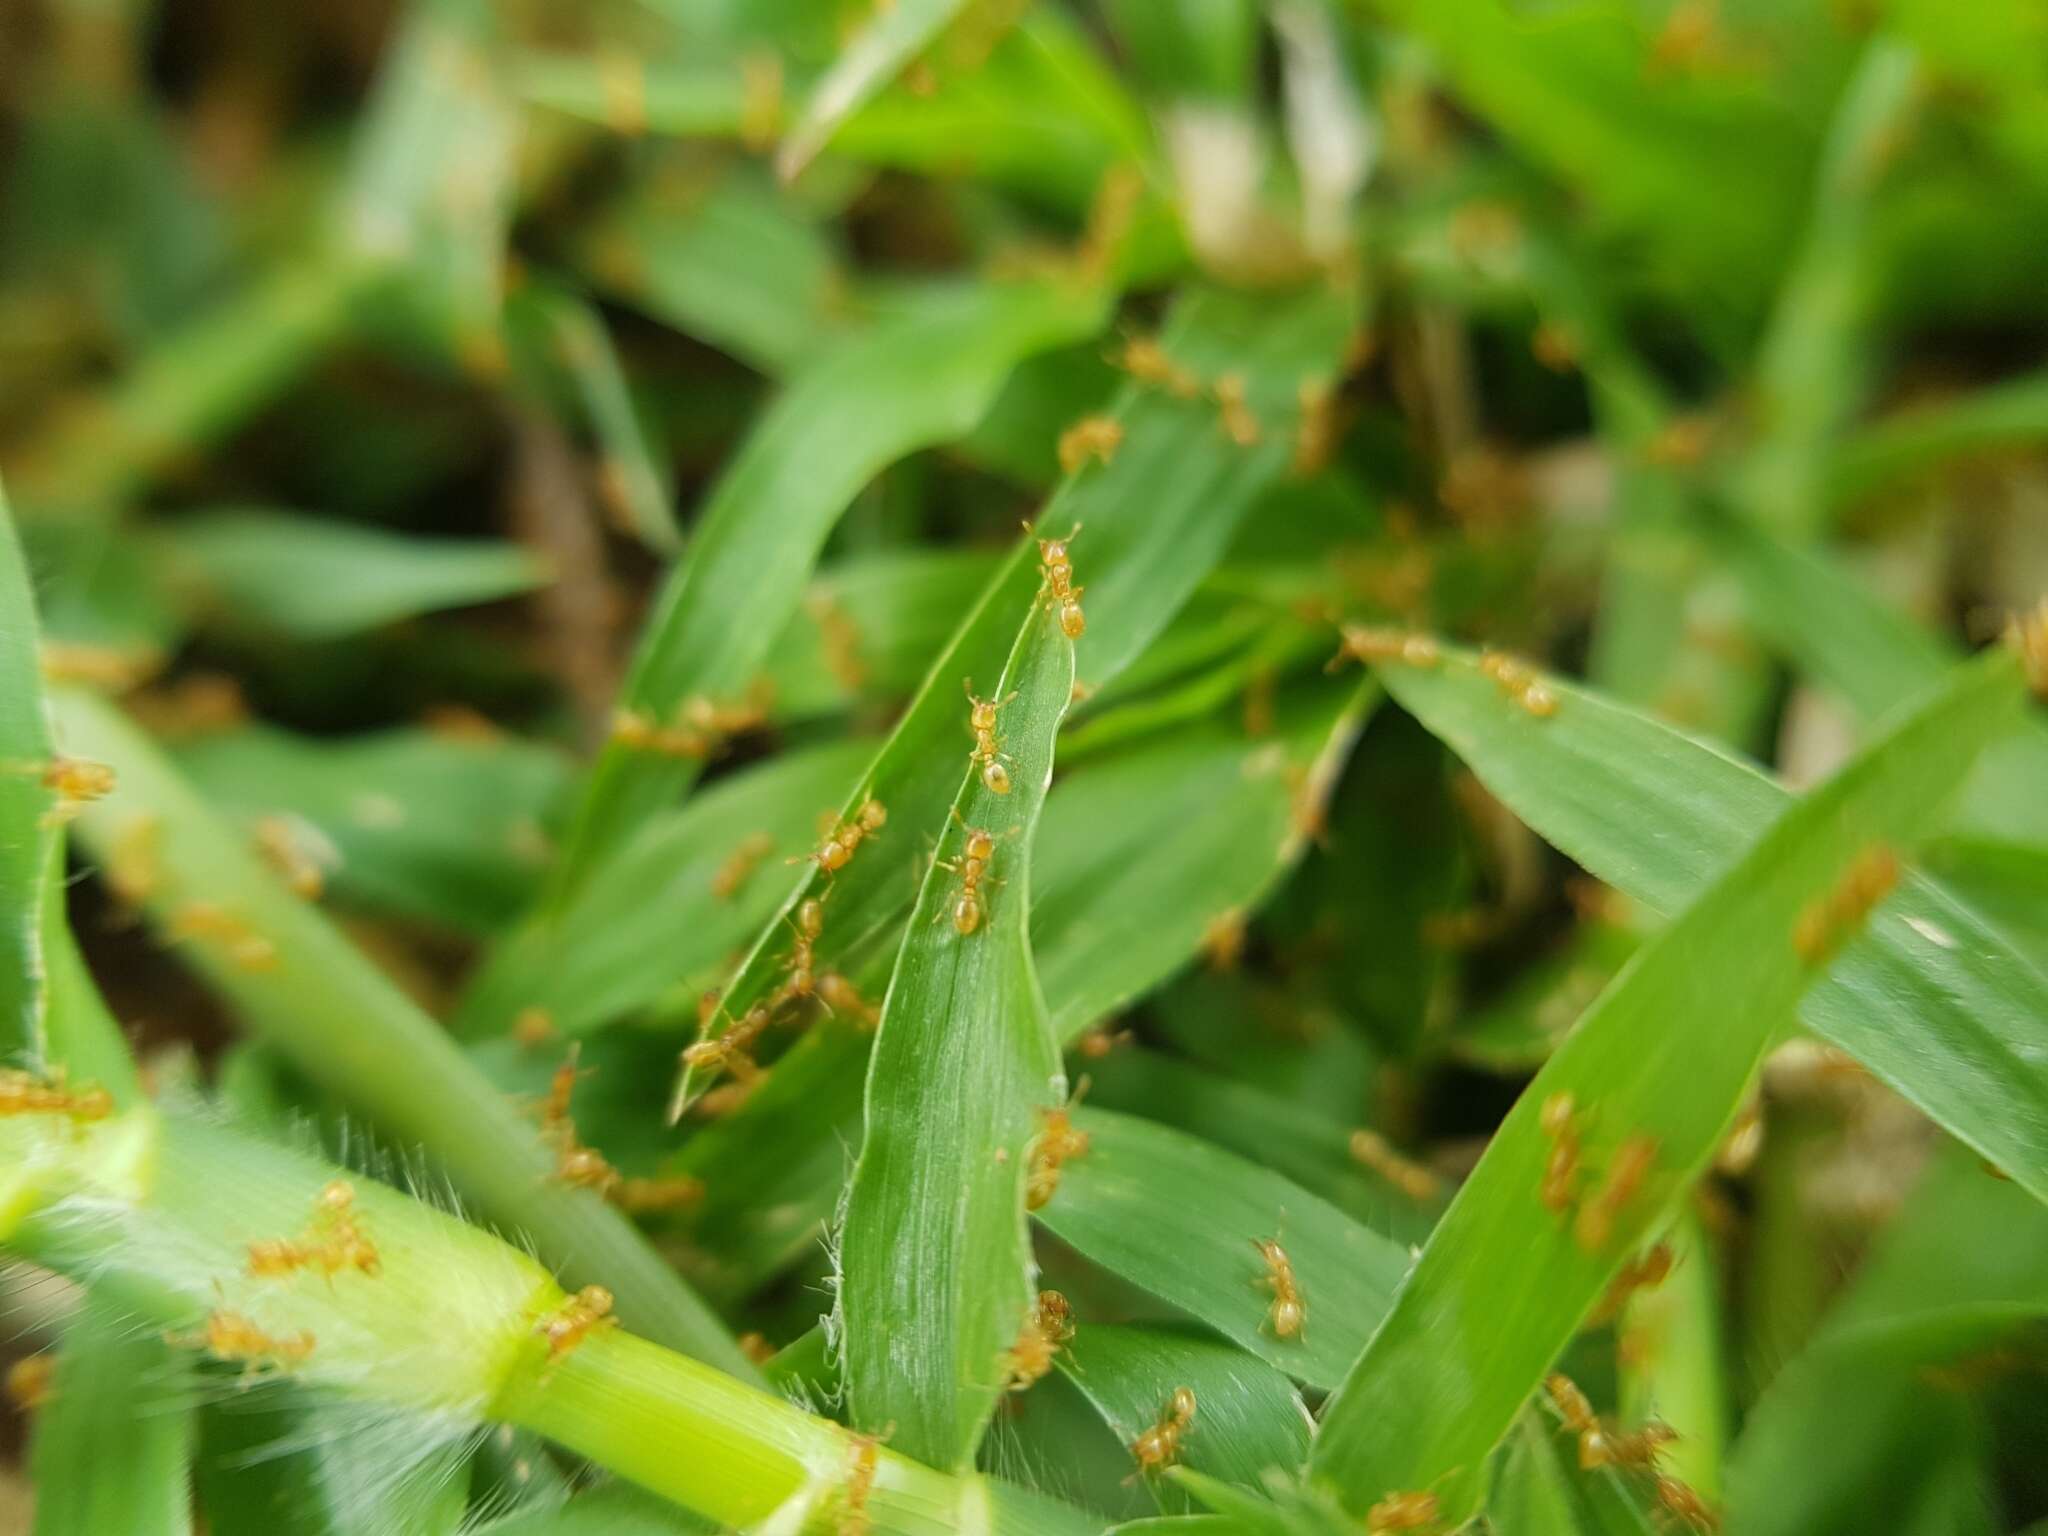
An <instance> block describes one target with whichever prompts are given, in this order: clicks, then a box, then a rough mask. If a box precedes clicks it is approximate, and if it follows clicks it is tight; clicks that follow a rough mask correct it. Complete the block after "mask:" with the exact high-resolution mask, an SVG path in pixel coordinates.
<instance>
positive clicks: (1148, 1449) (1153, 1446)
mask: <svg viewBox="0 0 2048 1536" xmlns="http://www.w3.org/2000/svg"><path fill="white" fill-rule="evenodd" d="M1194 1423H1195V1390H1194V1388H1192V1387H1175V1388H1174V1389H1173V1396H1172V1397H1171V1398H1170V1399H1169V1400H1168V1401H1167V1405H1166V1412H1165V1413H1164V1414H1163V1415H1161V1416H1160V1419H1159V1422H1158V1423H1156V1424H1154V1425H1152V1426H1151V1427H1150V1428H1149V1429H1147V1430H1145V1431H1144V1433H1142V1434H1140V1435H1139V1436H1138V1438H1137V1439H1135V1440H1133V1441H1132V1442H1131V1455H1132V1456H1133V1457H1134V1458H1136V1460H1137V1463H1138V1471H1139V1472H1140V1473H1151V1472H1161V1471H1164V1470H1165V1469H1166V1468H1168V1467H1170V1466H1172V1465H1173V1464H1174V1463H1175V1462H1177V1461H1179V1460H1180V1451H1181V1442H1182V1441H1183V1440H1185V1439H1186V1438H1187V1436H1188V1432H1189V1430H1191V1429H1192V1428H1193V1427H1194Z"/></svg>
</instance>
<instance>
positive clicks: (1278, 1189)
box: [1038, 1109, 1408, 1388]
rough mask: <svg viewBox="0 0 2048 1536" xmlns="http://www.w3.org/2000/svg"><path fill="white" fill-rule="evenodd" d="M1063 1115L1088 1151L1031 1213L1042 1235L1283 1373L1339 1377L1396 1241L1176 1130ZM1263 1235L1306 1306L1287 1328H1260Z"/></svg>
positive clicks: (1390, 1266) (1378, 1297)
mask: <svg viewBox="0 0 2048 1536" xmlns="http://www.w3.org/2000/svg"><path fill="white" fill-rule="evenodd" d="M1074 1123H1075V1124H1076V1125H1077V1126H1078V1127H1079V1128H1080V1129H1081V1130H1083V1131H1085V1132H1086V1133H1087V1135H1088V1139H1089V1146H1088V1150H1087V1152H1086V1153H1085V1154H1083V1155H1081V1156H1079V1157H1076V1158H1075V1159H1073V1160H1072V1161H1071V1162H1069V1163H1068V1164H1067V1165H1066V1167H1065V1169H1064V1170H1063V1172H1062V1173H1061V1176H1060V1182H1059V1188H1058V1191H1057V1192H1056V1193H1055V1194H1054V1196H1053V1198H1052V1199H1051V1200H1050V1201H1049V1202H1048V1203H1047V1204H1046V1206H1045V1207H1044V1209H1042V1210H1041V1211H1039V1212H1038V1220H1039V1221H1040V1222H1041V1223H1042V1224H1043V1225H1044V1226H1045V1228H1046V1230H1047V1231H1049V1232H1051V1233H1052V1234H1053V1235H1054V1236H1055V1237H1057V1238H1059V1239H1060V1241H1062V1242H1064V1243H1066V1244H1068V1245H1069V1246H1070V1247H1072V1248H1074V1249H1076V1250H1077V1251H1079V1252H1080V1253H1082V1254H1083V1255H1085V1256H1086V1257H1087V1258H1089V1259H1091V1260H1093V1261H1094V1262H1095V1263H1097V1264H1099V1265H1101V1266H1102V1267H1103V1268H1104V1269H1107V1270H1109V1271H1111V1272H1112V1273H1113V1274H1116V1275H1118V1276H1120V1277H1122V1278H1123V1279H1125V1280H1127V1281H1129V1282H1130V1283H1131V1284H1133V1285H1136V1286H1138V1287H1140V1288H1141V1289H1143V1290H1146V1291H1149V1292H1150V1293H1151V1294H1153V1295H1154V1296H1157V1297H1159V1298H1160V1299H1161V1300H1162V1301H1166V1302H1169V1303H1171V1304H1172V1305H1173V1306H1175V1307H1177V1308H1178V1309H1179V1310H1181V1311H1182V1312H1185V1313H1186V1314H1188V1315H1189V1316H1190V1317H1193V1318H1196V1319H1199V1320H1200V1321H1201V1322H1203V1323H1205V1324H1207V1325H1208V1326H1209V1327H1211V1328H1214V1329H1215V1330H1216V1331H1217V1332H1218V1333H1220V1334H1222V1335H1223V1336H1224V1337H1225V1338H1227V1339H1229V1340H1230V1341H1231V1342H1232V1343H1233V1344H1235V1345H1236V1346H1237V1347H1238V1348H1240V1349H1243V1350H1245V1351H1247V1352H1249V1353H1251V1354H1254V1355H1257V1356H1258V1357H1259V1358H1260V1359H1262V1360H1264V1361H1266V1362H1267V1363H1269V1364H1271V1365H1273V1366H1275V1367H1277V1368H1278V1369H1280V1370H1282V1371H1285V1372H1286V1373H1287V1374H1289V1375H1290V1376H1293V1377H1296V1378H1297V1379H1299V1380H1301V1381H1304V1382H1306V1383H1308V1384H1309V1385H1310V1386H1313V1387H1323V1388H1328V1387H1332V1386H1335V1385H1336V1384H1337V1382H1339V1381H1341V1380H1342V1379H1343V1376H1344V1372H1345V1371H1346V1370H1347V1369H1348V1368H1349V1367H1350V1365H1351V1363H1352V1361H1354V1360H1356V1359H1357V1358H1358V1353H1359V1351H1360V1350H1361V1349H1363V1348H1364V1347H1365V1343H1366V1340H1367V1339H1369V1338H1370V1337H1371V1336H1372V1331H1373V1329H1374V1328H1375V1327H1376V1326H1377V1325H1378V1323H1379V1321H1380V1319H1381V1318H1382V1317H1384V1316H1385V1315H1386V1311H1387V1306H1388V1304H1389V1302H1390V1301H1391V1300H1392V1298H1393V1295H1394V1291H1395V1289H1396V1288H1397V1287H1398V1286H1399V1285H1400V1283H1401V1277H1402V1276H1403V1275H1404V1274H1405V1273H1407V1269H1408V1252H1407V1250H1406V1249H1405V1248H1403V1247H1402V1246H1401V1245H1399V1244H1398V1243H1395V1242H1393V1241H1392V1240H1391V1239H1389V1238H1385V1237H1382V1236H1381V1235H1380V1234H1378V1233H1376V1232H1373V1231H1370V1230H1368V1229H1367V1228H1365V1227H1363V1226H1361V1225H1359V1224H1358V1223H1357V1222H1355V1221H1353V1220H1352V1219H1351V1218H1350V1217H1349V1216H1346V1215H1345V1214H1344V1213H1343V1212H1342V1211H1340V1210H1338V1209H1336V1207H1334V1206H1332V1205H1330V1204H1328V1203H1327V1202H1325V1201H1323V1200H1321V1199H1319V1198H1317V1197H1316V1196H1314V1195H1312V1194H1310V1193H1309V1192H1308V1191H1307V1190H1305V1189H1303V1188H1302V1187H1301V1186H1300V1185H1298V1184H1296V1183H1294V1182H1293V1181H1292V1180H1290V1179H1288V1178H1285V1177H1284V1176H1282V1175H1280V1174H1277V1173H1274V1172H1272V1171H1271V1170H1270V1169H1267V1168H1263V1167H1261V1166H1259V1165H1258V1164H1256V1163H1253V1162H1250V1161H1247V1160H1246V1159H1244V1158H1240V1157H1237V1156H1235V1155H1233V1154H1232V1153H1229V1152H1225V1151H1223V1150H1222V1149H1221V1148H1219V1147H1215V1146H1211V1145H1210V1144H1208V1143H1206V1142H1204V1141H1201V1140H1199V1139H1197V1138H1195V1137H1193V1136H1189V1135H1186V1134H1185V1133H1183V1132H1180V1131H1176V1130H1172V1129H1169V1128H1168V1127H1166V1126H1163V1125H1160V1124H1157V1123H1155V1122H1153V1121H1149V1120H1139V1119H1134V1118H1132V1117H1129V1116H1126V1115H1120V1114H1113V1113H1110V1112H1108V1111H1106V1110H1099V1109H1084V1110H1082V1111H1080V1112H1079V1113H1077V1114H1076V1116H1075V1120H1074ZM1275 1239H1277V1240H1278V1241H1279V1243H1280V1245H1281V1246H1282V1247H1283V1248H1284V1249H1285V1250H1286V1252H1287V1256H1288V1258H1289V1260H1290V1261H1291V1262H1292V1264H1293V1266H1294V1274H1295V1278H1296V1281H1297V1283H1298V1284H1299V1286H1300V1289H1301V1294H1302V1300H1303V1303H1304V1305H1305V1306H1306V1307H1307V1310H1308V1320H1307V1323H1306V1325H1305V1326H1304V1327H1303V1328H1302V1329H1301V1331H1300V1333H1299V1334H1298V1335H1296V1336H1294V1337H1285V1338H1283V1337H1280V1336H1278V1335H1276V1334H1275V1333H1274V1331H1273V1328H1272V1322H1271V1312H1272V1307H1273V1292H1272V1290H1271V1289H1270V1286H1269V1284H1268V1281H1269V1280H1270V1273H1269V1271H1268V1268H1267V1265H1266V1262H1265V1260H1264V1259H1263V1258H1262V1257H1261V1255H1260V1252H1259V1250H1258V1248H1257V1247H1256V1246H1255V1245H1256V1244H1257V1243H1259V1242H1262V1241H1271V1240H1275Z"/></svg>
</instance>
